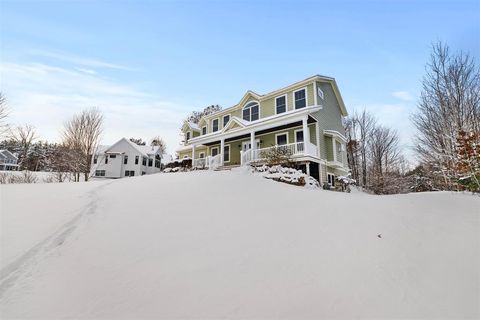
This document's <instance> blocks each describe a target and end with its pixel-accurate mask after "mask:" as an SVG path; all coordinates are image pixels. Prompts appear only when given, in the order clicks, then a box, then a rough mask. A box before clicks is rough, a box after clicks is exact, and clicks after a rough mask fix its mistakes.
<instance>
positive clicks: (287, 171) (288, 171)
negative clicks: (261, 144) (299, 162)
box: [254, 165, 320, 189]
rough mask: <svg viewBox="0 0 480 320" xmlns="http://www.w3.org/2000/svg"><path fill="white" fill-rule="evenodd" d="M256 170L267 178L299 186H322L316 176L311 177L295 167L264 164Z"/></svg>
mask: <svg viewBox="0 0 480 320" xmlns="http://www.w3.org/2000/svg"><path fill="white" fill-rule="evenodd" d="M254 170H255V171H257V172H260V173H261V174H262V176H263V177H264V178H267V179H272V180H275V181H280V182H285V183H288V184H293V185H297V186H305V187H307V188H312V189H316V188H319V187H320V184H319V183H318V181H317V180H316V179H315V178H313V177H310V176H308V175H306V174H305V173H303V172H302V171H301V170H297V169H294V168H286V167H282V166H279V165H276V166H267V165H263V166H260V167H256V168H255V169H254Z"/></svg>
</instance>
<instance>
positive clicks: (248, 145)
mask: <svg viewBox="0 0 480 320" xmlns="http://www.w3.org/2000/svg"><path fill="white" fill-rule="evenodd" d="M255 142H256V143H257V148H256V149H257V150H258V149H260V139H257V140H255ZM250 149H252V144H251V143H250V140H248V141H244V142H242V150H243V152H245V151H247V150H250Z"/></svg>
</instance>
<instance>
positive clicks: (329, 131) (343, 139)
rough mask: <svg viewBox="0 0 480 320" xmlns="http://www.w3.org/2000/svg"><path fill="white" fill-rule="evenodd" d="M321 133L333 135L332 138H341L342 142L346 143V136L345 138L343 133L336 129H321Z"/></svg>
mask: <svg viewBox="0 0 480 320" xmlns="http://www.w3.org/2000/svg"><path fill="white" fill-rule="evenodd" d="M323 134H324V135H326V136H330V137H333V138H338V139H339V140H341V141H342V142H344V143H347V138H346V137H345V136H344V135H343V134H341V133H340V132H338V131H335V130H323Z"/></svg>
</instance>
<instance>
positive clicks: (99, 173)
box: [95, 170, 105, 177]
mask: <svg viewBox="0 0 480 320" xmlns="http://www.w3.org/2000/svg"><path fill="white" fill-rule="evenodd" d="M95 176H96V177H105V170H95Z"/></svg>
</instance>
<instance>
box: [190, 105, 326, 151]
mask: <svg viewBox="0 0 480 320" xmlns="http://www.w3.org/2000/svg"><path fill="white" fill-rule="evenodd" d="M321 109H322V107H321V106H310V107H306V108H301V109H297V110H292V111H288V112H285V113H281V114H279V115H273V116H269V117H266V118H263V119H259V120H257V121H254V122H251V123H248V124H246V125H245V127H243V128H235V129H232V130H230V131H228V132H226V133H224V134H221V135H220V134H219V133H209V134H208V135H206V136H199V137H196V138H194V139H195V140H194V141H192V143H197V144H205V143H210V142H214V141H216V140H218V139H220V138H221V136H223V137H225V139H229V138H234V137H236V136H237V135H241V134H248V133H250V131H251V130H255V131H261V130H266V129H270V128H275V127H277V126H282V125H285V124H290V123H292V122H296V121H302V119H303V115H305V114H310V113H314V112H317V111H319V110H321Z"/></svg>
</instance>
